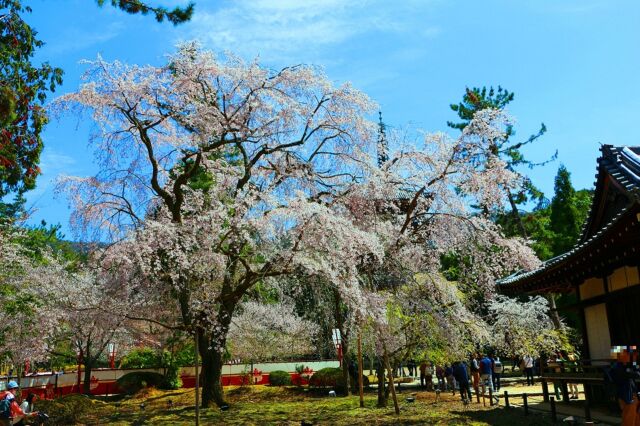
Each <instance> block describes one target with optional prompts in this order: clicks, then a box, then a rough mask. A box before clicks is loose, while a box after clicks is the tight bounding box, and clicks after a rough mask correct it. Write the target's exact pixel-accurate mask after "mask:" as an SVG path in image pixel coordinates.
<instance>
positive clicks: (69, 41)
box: [45, 22, 125, 55]
mask: <svg viewBox="0 0 640 426" xmlns="http://www.w3.org/2000/svg"><path fill="white" fill-rule="evenodd" d="M124 29H125V26H124V24H123V23H122V22H112V23H110V24H108V25H107V27H106V28H104V29H102V28H101V29H100V31H95V29H92V28H88V29H85V30H83V29H80V28H78V27H77V26H67V27H65V29H64V30H62V31H61V33H60V34H59V35H58V37H57V39H54V40H51V41H50V42H49V43H47V44H46V45H45V46H46V47H47V48H48V52H49V54H57V55H61V54H65V53H69V52H76V51H78V50H83V49H86V48H88V47H92V46H94V45H98V44H102V43H105V42H107V41H109V40H112V39H114V38H116V37H117V36H118V35H120V33H121V32H122V31H123V30H124Z"/></svg>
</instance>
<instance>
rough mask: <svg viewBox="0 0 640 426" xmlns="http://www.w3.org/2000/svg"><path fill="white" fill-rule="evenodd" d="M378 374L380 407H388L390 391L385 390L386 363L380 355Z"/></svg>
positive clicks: (377, 366)
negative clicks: (384, 363) (383, 362)
mask: <svg viewBox="0 0 640 426" xmlns="http://www.w3.org/2000/svg"><path fill="white" fill-rule="evenodd" d="M376 374H377V375H378V407H386V406H387V401H388V398H389V393H388V392H385V386H384V365H383V364H382V360H381V359H380V357H378V364H377V365H376Z"/></svg>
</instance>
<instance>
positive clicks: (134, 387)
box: [116, 371, 165, 395]
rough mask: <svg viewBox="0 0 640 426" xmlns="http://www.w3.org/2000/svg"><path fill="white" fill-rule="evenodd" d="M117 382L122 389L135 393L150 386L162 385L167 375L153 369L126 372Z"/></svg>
mask: <svg viewBox="0 0 640 426" xmlns="http://www.w3.org/2000/svg"><path fill="white" fill-rule="evenodd" d="M116 383H117V384H118V387H119V388H120V389H121V390H122V391H124V392H125V393H127V394H129V395H133V394H134V393H137V392H138V391H139V390H140V389H143V388H146V387H148V386H153V387H162V386H163V385H164V384H165V377H164V376H163V375H162V374H158V373H154V372H151V371H137V372H134V373H128V374H125V375H124V376H122V377H120V378H119V379H118V380H117V382H116Z"/></svg>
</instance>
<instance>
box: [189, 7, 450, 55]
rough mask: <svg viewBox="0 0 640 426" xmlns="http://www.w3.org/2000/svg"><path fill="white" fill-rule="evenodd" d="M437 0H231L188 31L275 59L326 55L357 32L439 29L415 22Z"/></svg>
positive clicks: (215, 44)
mask: <svg viewBox="0 0 640 426" xmlns="http://www.w3.org/2000/svg"><path fill="white" fill-rule="evenodd" d="M432 1H433V0H422V1H418V0H410V1H404V2H401V3H400V4H398V3H399V2H392V1H388V0H386V1H385V0H348V1H345V0H233V1H227V2H224V3H222V5H221V6H220V7H219V8H218V9H216V10H202V9H200V10H198V12H197V13H196V14H194V17H193V21H192V22H191V23H190V24H189V25H188V27H189V28H190V31H188V34H187V35H188V36H189V37H192V38H196V39H199V40H200V41H201V42H203V44H205V45H206V46H208V47H212V48H214V49H217V50H231V51H234V52H236V53H239V54H241V55H242V56H245V57H255V56H261V57H263V59H264V58H265V57H268V60H269V62H271V61H286V62H291V61H294V62H299V61H301V60H302V61H313V62H315V61H318V60H319V59H322V60H323V61H325V60H326V59H328V58H327V56H329V55H328V54H327V53H328V50H330V48H335V47H337V46H338V47H339V46H340V45H342V44H344V43H345V42H348V41H349V40H351V39H353V38H355V37H359V36H367V37H368V36H370V35H371V36H372V41H373V37H375V36H376V35H381V34H382V35H384V34H403V33H411V34H412V35H413V36H415V35H416V32H415V31H414V30H415V29H416V28H415V27H416V26H419V27H420V28H419V34H420V35H421V36H422V37H425V38H431V37H434V36H435V35H436V34H437V32H438V29H437V28H435V27H430V26H428V25H425V24H424V23H423V22H416V17H417V16H416V13H415V12H416V11H417V10H422V11H423V10H424V9H425V6H428V5H429V4H431V3H432Z"/></svg>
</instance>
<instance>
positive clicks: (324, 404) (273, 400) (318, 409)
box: [38, 386, 551, 426]
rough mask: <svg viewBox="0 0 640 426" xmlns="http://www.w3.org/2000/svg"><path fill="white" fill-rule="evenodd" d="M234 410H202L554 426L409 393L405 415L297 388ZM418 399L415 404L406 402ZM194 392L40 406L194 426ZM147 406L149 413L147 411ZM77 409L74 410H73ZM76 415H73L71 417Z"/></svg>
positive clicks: (291, 421)
mask: <svg viewBox="0 0 640 426" xmlns="http://www.w3.org/2000/svg"><path fill="white" fill-rule="evenodd" d="M226 395H227V400H228V402H229V405H230V408H229V410H228V411H221V410H220V409H218V408H210V409H202V410H201V424H203V425H301V424H303V422H305V423H304V424H314V425H428V424H434V425H450V424H462V425H508V426H512V425H514V424H517V425H518V426H527V425H545V424H551V422H550V419H549V418H548V417H542V416H540V415H534V414H531V415H529V416H524V414H523V413H522V411H521V410H518V409H505V408H503V407H489V406H488V403H487V406H486V407H484V406H483V404H476V403H472V404H470V405H467V406H465V405H463V404H462V403H461V402H460V401H459V399H458V398H457V397H452V396H451V395H443V396H441V397H440V398H439V400H438V401H436V396H435V394H433V393H428V392H417V393H411V394H410V393H409V392H406V391H405V392H403V393H402V394H400V395H399V397H400V401H401V404H400V406H401V414H400V415H399V416H396V415H395V414H394V410H393V405H392V403H391V401H390V404H389V407H386V408H377V407H376V406H375V405H376V396H375V394H374V393H373V392H372V393H367V394H366V395H365V408H360V407H359V400H358V397H357V396H352V397H346V398H345V397H337V398H336V397H328V396H325V395H324V392H323V394H322V395H317V394H316V395H313V394H310V393H309V392H308V391H305V390H304V389H299V388H296V387H269V386H251V387H240V388H228V389H227V393H226ZM409 395H414V396H415V398H416V400H415V402H413V403H410V402H407V401H406V400H405V398H406V397H407V396H409ZM193 400H194V392H193V389H183V390H177V391H159V390H155V389H146V390H143V391H141V392H139V393H138V394H136V395H133V396H128V397H122V398H121V399H118V400H108V399H107V400H103V399H93V398H91V399H90V398H87V397H83V396H78V395H76V396H72V397H68V398H62V399H60V400H57V401H53V402H48V401H39V407H38V408H39V409H41V410H43V411H48V412H49V414H50V415H51V416H52V422H51V424H65V425H69V424H74V423H75V424H86V425H98V424H100V425H102V424H110V425H183V424H184V425H192V424H194V415H195V412H194V407H193ZM141 404H144V409H143V408H141ZM70 406H73V409H72V410H69V407H70ZM70 411H71V412H70Z"/></svg>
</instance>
